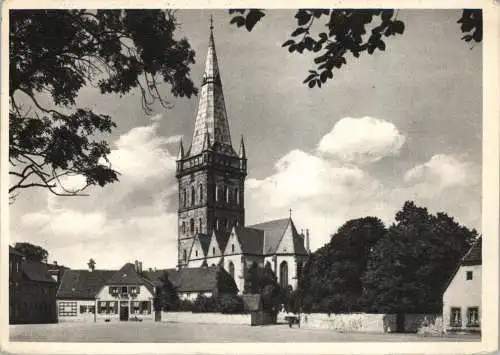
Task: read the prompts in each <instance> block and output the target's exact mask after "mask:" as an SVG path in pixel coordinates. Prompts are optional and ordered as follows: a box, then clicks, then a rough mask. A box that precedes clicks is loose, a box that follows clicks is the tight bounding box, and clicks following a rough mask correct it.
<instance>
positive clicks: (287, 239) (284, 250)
mask: <svg viewBox="0 0 500 355" xmlns="http://www.w3.org/2000/svg"><path fill="white" fill-rule="evenodd" d="M293 229H294V228H293V225H292V223H288V226H287V227H286V229H285V231H284V233H283V237H282V238H281V240H280V242H279V244H278V248H276V254H289V253H295V248H294V242H293V240H294V230H293Z"/></svg>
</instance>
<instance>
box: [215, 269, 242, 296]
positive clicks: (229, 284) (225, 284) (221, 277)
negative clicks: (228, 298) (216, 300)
mask: <svg viewBox="0 0 500 355" xmlns="http://www.w3.org/2000/svg"><path fill="white" fill-rule="evenodd" d="M216 279H217V292H218V295H236V294H237V293H238V286H236V282H234V279H233V278H232V277H231V275H229V274H228V273H227V272H226V270H224V268H222V267H219V268H218V270H217V275H216Z"/></svg>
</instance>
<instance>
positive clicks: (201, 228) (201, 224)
mask: <svg viewBox="0 0 500 355" xmlns="http://www.w3.org/2000/svg"><path fill="white" fill-rule="evenodd" d="M198 225H199V230H200V233H201V232H202V230H203V219H201V218H200V219H199V220H198Z"/></svg>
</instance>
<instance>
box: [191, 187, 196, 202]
mask: <svg viewBox="0 0 500 355" xmlns="http://www.w3.org/2000/svg"><path fill="white" fill-rule="evenodd" d="M195 198H196V194H195V192H194V187H193V186H192V187H191V205H192V206H194V204H195Z"/></svg>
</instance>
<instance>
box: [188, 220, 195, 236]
mask: <svg viewBox="0 0 500 355" xmlns="http://www.w3.org/2000/svg"><path fill="white" fill-rule="evenodd" d="M189 227H190V228H189V229H190V230H191V233H194V219H192V218H191V219H190V220H189Z"/></svg>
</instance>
